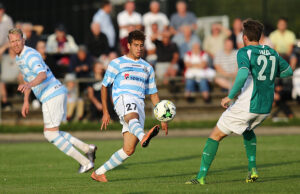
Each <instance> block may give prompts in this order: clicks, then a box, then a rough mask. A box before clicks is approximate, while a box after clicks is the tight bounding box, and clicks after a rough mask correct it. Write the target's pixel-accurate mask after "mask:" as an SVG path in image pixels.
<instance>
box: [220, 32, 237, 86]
mask: <svg viewBox="0 0 300 194" xmlns="http://www.w3.org/2000/svg"><path fill="white" fill-rule="evenodd" d="M236 56H237V50H233V41H232V40H231V39H229V38H228V39H226V40H225V43H224V50H221V51H219V52H217V54H216V57H215V60H214V67H215V69H216V72H217V76H216V79H215V82H216V83H217V84H218V85H219V86H220V87H221V88H224V89H226V90H230V89H231V87H232V85H233V82H234V79H235V76H236V73H237V69H238V65H237V59H236Z"/></svg>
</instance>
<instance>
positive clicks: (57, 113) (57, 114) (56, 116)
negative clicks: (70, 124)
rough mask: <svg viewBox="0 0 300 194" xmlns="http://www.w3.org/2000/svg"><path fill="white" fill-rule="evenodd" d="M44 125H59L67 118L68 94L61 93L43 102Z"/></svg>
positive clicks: (52, 126) (50, 126) (47, 126)
mask: <svg viewBox="0 0 300 194" xmlns="http://www.w3.org/2000/svg"><path fill="white" fill-rule="evenodd" d="M42 111H43V118H44V127H45V128H54V127H58V126H59V125H60V123H61V122H62V121H65V120H66V113H67V95H66V94H61V95H58V96H55V97H54V98H51V99H50V100H48V101H46V102H44V103H43V104H42Z"/></svg>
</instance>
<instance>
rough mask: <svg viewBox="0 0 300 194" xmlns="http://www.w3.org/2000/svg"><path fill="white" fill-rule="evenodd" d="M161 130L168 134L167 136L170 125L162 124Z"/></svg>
mask: <svg viewBox="0 0 300 194" xmlns="http://www.w3.org/2000/svg"><path fill="white" fill-rule="evenodd" d="M161 128H162V130H164V131H165V132H166V135H168V123H167V122H161Z"/></svg>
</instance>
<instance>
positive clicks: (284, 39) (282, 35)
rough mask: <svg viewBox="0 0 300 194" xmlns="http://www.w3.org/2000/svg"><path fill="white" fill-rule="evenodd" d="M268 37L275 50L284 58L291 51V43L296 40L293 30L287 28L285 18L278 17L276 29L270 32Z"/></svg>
mask: <svg viewBox="0 0 300 194" xmlns="http://www.w3.org/2000/svg"><path fill="white" fill-rule="evenodd" d="M270 39H271V42H272V44H273V45H274V48H275V50H276V51H277V52H278V53H279V54H280V55H281V56H282V57H283V58H284V59H285V60H289V57H290V56H291V54H292V51H293V44H294V42H295V40H296V37H295V34H294V32H292V31H290V30H288V29H287V19H285V18H280V19H279V20H278V22H277V30H275V31H273V32H272V33H271V34H270Z"/></svg>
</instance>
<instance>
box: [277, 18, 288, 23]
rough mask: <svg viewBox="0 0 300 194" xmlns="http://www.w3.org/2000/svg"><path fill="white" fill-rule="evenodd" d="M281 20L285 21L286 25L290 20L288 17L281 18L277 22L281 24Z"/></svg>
mask: <svg viewBox="0 0 300 194" xmlns="http://www.w3.org/2000/svg"><path fill="white" fill-rule="evenodd" d="M280 20H283V21H285V23H288V19H287V18H286V17H280V18H279V19H278V21H277V22H279V21H280Z"/></svg>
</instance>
